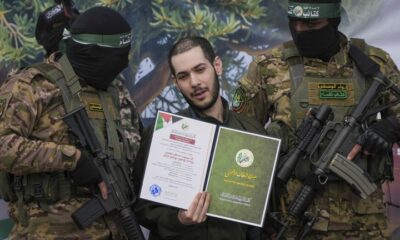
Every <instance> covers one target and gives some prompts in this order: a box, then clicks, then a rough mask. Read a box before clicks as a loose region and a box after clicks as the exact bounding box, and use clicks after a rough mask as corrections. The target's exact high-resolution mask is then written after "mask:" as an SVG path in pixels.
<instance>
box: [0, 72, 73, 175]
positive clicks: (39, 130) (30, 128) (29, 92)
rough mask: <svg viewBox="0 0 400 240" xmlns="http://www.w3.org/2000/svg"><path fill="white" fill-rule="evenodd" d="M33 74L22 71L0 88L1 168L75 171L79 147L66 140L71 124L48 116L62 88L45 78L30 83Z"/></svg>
mask: <svg viewBox="0 0 400 240" xmlns="http://www.w3.org/2000/svg"><path fill="white" fill-rule="evenodd" d="M34 76H35V74H34V72H32V71H31V70H23V71H21V72H20V73H19V74H16V75H13V76H11V77H10V78H9V79H8V80H7V81H6V82H5V83H4V84H3V85H2V86H1V88H0V96H1V99H0V142H1V143H2V144H1V145H0V170H5V171H8V172H11V173H13V174H17V175H20V174H29V173H35V172H51V171H61V170H72V169H74V168H75V166H76V161H75V153H76V148H75V147H74V146H72V145H69V144H67V142H66V141H65V136H66V135H67V133H66V131H67V128H68V127H67V126H66V125H65V124H64V123H63V122H62V119H61V118H59V120H58V121H56V120H55V118H51V119H50V117H48V113H49V112H51V110H52V109H50V106H51V107H54V105H53V104H52V103H53V102H54V97H55V96H57V95H59V90H58V89H57V88H56V87H55V86H54V85H53V84H51V83H50V82H48V81H47V80H45V79H42V80H35V83H33V82H31V81H32V79H33V78H34ZM46 114H47V115H46ZM43 115H45V116H47V118H46V119H45V118H43V117H42V116H43ZM44 126H48V127H47V128H45V127H44ZM59 130H60V131H59ZM50 132H54V134H53V136H52V138H51V139H50V138H48V137H46V136H49V134H50ZM56 139H58V141H57V140H56ZM62 143H63V144H62Z"/></svg>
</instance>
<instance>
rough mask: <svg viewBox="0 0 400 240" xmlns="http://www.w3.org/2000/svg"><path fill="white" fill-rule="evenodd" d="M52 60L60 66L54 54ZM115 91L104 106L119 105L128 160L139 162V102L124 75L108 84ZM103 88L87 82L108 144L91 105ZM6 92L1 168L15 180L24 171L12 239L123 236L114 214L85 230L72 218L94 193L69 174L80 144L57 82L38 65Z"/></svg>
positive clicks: (14, 204) (14, 202)
mask: <svg viewBox="0 0 400 240" xmlns="http://www.w3.org/2000/svg"><path fill="white" fill-rule="evenodd" d="M49 63H50V64H51V65H53V66H56V67H57V68H60V66H59V64H58V63H57V62H55V61H54V59H52V58H51V59H50V60H49ZM111 91H114V92H116V93H117V94H116V95H115V96H113V99H108V100H110V101H108V103H109V104H110V105H108V104H107V105H108V106H104V107H108V108H109V109H111V110H113V109H114V110H113V111H112V112H113V114H115V119H116V123H117V126H118V128H119V129H120V130H121V131H120V132H121V134H122V135H123V139H122V138H121V139H119V140H120V141H119V143H117V144H120V145H122V144H124V147H123V148H124V153H126V155H127V156H126V159H127V160H128V161H131V162H130V163H127V164H133V159H134V158H135V157H136V152H137V150H138V148H139V143H140V135H139V116H138V114H137V112H136V106H135V104H134V102H133V101H132V99H131V98H130V96H129V93H128V91H127V89H126V88H125V87H124V86H123V83H122V82H121V81H120V80H115V81H114V82H113V85H112V86H110V87H109V89H108V92H111ZM97 92H98V91H97V90H95V89H94V88H92V87H83V88H82V98H83V100H84V102H85V103H87V106H86V107H87V108H86V110H87V113H88V115H89V119H90V121H91V122H92V123H93V122H95V124H93V125H96V126H97V128H96V127H95V126H94V128H95V130H96V129H100V131H97V132H96V134H98V137H99V140H100V142H101V144H102V146H103V147H104V146H110V142H111V141H108V142H107V134H106V127H105V117H104V114H103V112H102V110H100V111H99V110H98V109H97V110H96V111H93V110H91V109H90V108H88V105H90V103H97V102H99V100H98V99H99V97H98V94H97ZM0 96H1V99H0V103H1V104H0V141H1V142H2V144H1V146H0V170H1V171H5V172H8V173H10V174H12V175H11V176H14V179H15V176H22V178H21V179H22V182H21V183H22V186H21V188H20V190H16V189H17V188H16V186H15V185H16V183H15V181H12V177H11V182H13V183H10V185H11V186H10V187H12V188H14V190H16V191H15V194H16V195H17V198H16V199H11V201H10V202H9V213H10V217H11V218H12V219H13V220H14V222H15V225H14V228H13V229H12V232H11V234H10V236H9V237H10V239H110V236H111V234H112V236H113V239H118V238H122V237H121V236H119V233H118V229H117V227H116V225H115V223H114V222H113V221H111V219H110V216H106V217H105V218H104V219H102V220H99V221H97V222H95V223H93V224H92V225H91V226H89V227H88V228H86V229H85V230H79V229H78V228H77V226H76V225H75V224H74V222H73V221H72V218H71V217H70V215H71V213H72V212H74V211H75V210H76V209H78V208H79V207H80V206H81V205H82V204H83V203H85V202H86V201H87V200H88V199H89V197H90V194H89V192H88V189H86V188H83V187H76V186H74V185H73V184H72V182H71V179H70V177H69V175H68V171H70V170H73V169H74V168H75V166H76V161H75V152H76V148H77V147H78V146H79V145H78V144H77V139H76V138H75V137H74V136H73V135H72V133H71V132H70V130H69V127H68V126H67V125H66V123H65V122H64V121H63V119H62V117H63V116H64V114H65V108H64V104H63V101H62V96H61V92H60V89H59V88H58V87H57V85H56V84H55V83H53V82H52V81H49V80H48V79H45V78H44V77H43V75H41V73H40V72H39V71H38V70H37V69H35V68H27V69H24V70H22V71H20V72H18V73H16V74H14V75H12V76H10V77H9V78H8V79H7V80H6V82H5V83H4V84H3V85H2V86H1V88H0ZM109 96H110V95H109ZM114 104H116V105H114ZM107 144H108V145H107ZM107 151H108V149H107ZM44 178H46V180H43V179H44ZM31 180H32V181H33V182H34V183H32V182H30V181H31ZM35 183H37V184H38V185H35ZM38 190H40V194H38V192H37V191H38ZM43 195H44V196H43ZM21 196H22V197H21Z"/></svg>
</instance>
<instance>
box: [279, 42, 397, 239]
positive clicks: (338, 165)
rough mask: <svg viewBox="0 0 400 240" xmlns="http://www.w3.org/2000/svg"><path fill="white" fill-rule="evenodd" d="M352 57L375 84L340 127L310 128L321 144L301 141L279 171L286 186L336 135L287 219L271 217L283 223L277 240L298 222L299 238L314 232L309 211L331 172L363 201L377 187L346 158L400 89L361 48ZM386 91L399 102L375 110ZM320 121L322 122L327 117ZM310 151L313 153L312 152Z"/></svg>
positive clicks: (331, 124) (334, 125)
mask: <svg viewBox="0 0 400 240" xmlns="http://www.w3.org/2000/svg"><path fill="white" fill-rule="evenodd" d="M349 55H350V57H351V58H352V59H353V61H354V62H355V64H356V66H357V67H358V69H359V71H360V72H361V74H363V76H365V77H366V78H370V79H372V80H373V81H372V83H371V85H370V87H369V88H368V90H367V92H366V93H365V94H364V95H363V97H362V99H361V100H360V103H359V104H358V105H357V106H356V107H355V108H354V110H353V111H352V113H351V114H350V115H348V116H346V117H345V118H344V119H343V122H342V123H341V124H334V123H331V122H328V123H327V124H326V126H325V127H323V128H322V129H321V128H319V127H314V128H311V130H312V131H314V133H312V134H313V135H314V136H315V137H316V138H318V141H312V139H311V140H310V139H308V140H307V139H305V140H303V141H302V142H300V144H299V146H300V147H299V146H298V147H297V148H296V150H295V152H294V154H295V156H294V157H293V159H291V161H287V162H286V163H284V165H283V166H282V167H281V168H280V170H279V172H278V174H277V181H278V182H281V183H282V182H283V183H287V180H288V179H289V176H290V174H291V172H292V171H293V169H294V167H295V165H296V163H297V162H298V161H299V160H300V159H301V158H303V157H309V156H310V155H312V153H313V152H314V151H315V150H316V148H317V147H318V146H319V144H320V143H321V141H322V139H326V136H327V134H328V132H330V133H332V131H333V132H334V135H333V138H332V139H331V140H330V141H329V143H328V144H327V146H326V148H325V149H324V151H323V153H322V154H321V155H320V157H319V159H318V160H317V161H316V162H313V170H312V171H311V172H309V174H308V175H307V177H306V179H305V181H304V184H303V186H302V188H301V189H300V191H298V192H297V194H296V196H295V198H294V199H293V201H292V202H291V203H290V205H289V208H288V212H287V216H285V217H284V219H283V221H280V220H279V219H277V218H276V217H275V216H272V217H273V218H275V219H276V220H278V221H279V222H280V223H281V224H282V228H281V230H280V232H279V233H278V235H277V239H281V237H282V236H283V235H284V233H285V232H286V230H287V229H288V228H289V227H291V226H292V225H293V224H294V223H296V221H297V220H302V221H304V226H303V228H302V229H301V230H300V231H299V232H298V234H297V236H296V239H300V240H301V239H304V238H305V237H306V236H307V234H308V233H309V232H310V231H311V229H312V225H313V224H314V223H315V222H316V221H317V218H316V216H313V215H312V214H311V213H310V212H307V210H308V208H309V207H310V205H311V203H312V202H313V200H314V198H315V196H316V195H317V193H318V192H320V191H322V190H323V188H324V185H325V184H326V183H327V182H328V180H329V177H330V173H331V172H333V173H335V174H336V175H337V176H338V177H340V178H342V179H344V180H345V181H347V182H348V183H349V184H350V185H351V186H352V187H353V189H354V190H355V192H356V193H358V195H359V196H360V197H362V198H364V199H365V198H367V197H368V196H369V195H370V194H371V193H373V192H374V191H375V190H376V188H377V186H376V185H375V184H374V183H373V181H372V180H371V179H370V178H369V176H368V174H367V173H366V172H364V171H363V170H362V169H361V168H360V167H359V166H358V165H357V164H356V163H354V161H349V160H347V159H346V156H347V155H348V153H349V152H350V150H351V149H352V147H353V146H354V145H355V140H356V139H355V137H354V134H352V133H353V131H355V130H356V129H357V128H358V126H359V125H360V124H361V123H362V122H364V121H365V120H366V119H367V118H368V117H369V116H372V115H373V114H376V113H378V112H380V111H382V110H385V109H387V108H388V107H391V106H394V105H396V104H398V103H400V89H399V88H398V87H397V86H395V85H394V84H393V83H392V82H391V81H390V80H389V79H387V78H386V77H385V76H384V75H383V74H382V73H381V72H380V69H379V65H378V64H377V63H375V62H374V61H372V60H371V59H370V58H369V57H368V56H367V55H366V54H364V53H363V52H362V51H361V50H360V49H358V48H356V47H355V46H353V45H351V46H350V49H349ZM384 89H389V90H390V91H391V92H392V93H393V94H394V95H395V96H396V97H397V100H396V101H393V102H391V103H389V104H386V105H385V106H381V107H376V108H373V107H372V106H373V104H374V103H375V102H376V100H377V97H378V96H379V93H380V92H381V91H382V90H384ZM324 108H326V107H324V106H321V109H320V111H322V113H321V116H324V114H325V113H324V110H323V109H324ZM321 119H322V120H323V119H324V118H321ZM319 129H321V132H320V133H318V130H319ZM313 144H314V145H313ZM303 145H306V146H303ZM310 149H312V150H311V151H309V150H310ZM289 159H290V157H289Z"/></svg>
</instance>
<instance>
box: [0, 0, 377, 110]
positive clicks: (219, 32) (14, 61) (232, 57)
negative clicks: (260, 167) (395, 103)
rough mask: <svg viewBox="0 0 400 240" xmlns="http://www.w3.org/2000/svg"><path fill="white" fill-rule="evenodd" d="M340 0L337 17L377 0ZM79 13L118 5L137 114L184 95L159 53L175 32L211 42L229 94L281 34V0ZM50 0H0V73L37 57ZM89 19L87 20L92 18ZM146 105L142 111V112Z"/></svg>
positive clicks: (176, 2) (142, 5) (108, 0)
mask: <svg viewBox="0 0 400 240" xmlns="http://www.w3.org/2000/svg"><path fill="white" fill-rule="evenodd" d="M368 2H369V3H370V4H361V3H365V0H344V1H343V6H344V7H345V10H347V11H346V12H347V14H346V19H345V22H348V21H361V22H362V21H363V20H365V17H364V15H365V14H364V15H363V14H362V13H363V12H364V13H365V12H366V11H367V12H368V13H369V14H370V15H369V17H371V16H373V14H374V13H375V12H376V10H377V9H378V8H379V5H380V4H381V2H382V0H368ZM75 3H76V6H77V8H78V9H79V10H80V11H81V12H82V11H84V10H86V9H88V8H90V7H92V6H96V5H100V6H108V7H111V8H114V9H116V10H118V11H119V12H121V13H122V14H123V15H124V16H125V17H126V19H127V20H128V21H129V22H130V24H131V26H132V27H133V33H134V34H133V35H134V43H133V45H132V52H131V56H130V59H131V60H130V66H129V68H128V69H127V70H126V71H125V72H124V75H125V76H126V78H127V79H128V87H129V89H130V91H131V93H132V95H133V97H134V98H135V100H136V101H137V103H138V106H139V110H140V111H143V112H144V114H143V116H145V117H152V116H153V115H154V114H155V112H156V110H157V109H163V110H166V111H171V112H176V111H178V110H179V109H181V108H182V107H184V105H185V102H184V101H183V99H182V97H181V96H180V95H179V93H177V91H176V89H175V88H174V87H173V85H172V84H171V79H170V74H169V70H168V64H167V59H166V55H167V52H168V49H169V48H170V47H171V45H172V44H173V43H174V42H175V41H176V40H177V39H178V38H180V37H182V36H187V35H201V36H204V37H206V38H208V39H209V40H210V41H211V42H212V44H213V45H214V47H215V49H216V51H217V54H218V55H219V56H221V57H222V59H223V62H224V69H225V74H224V75H223V76H222V79H221V86H222V89H223V94H224V96H225V97H226V98H228V100H230V93H231V91H232V89H233V87H234V86H235V85H236V83H237V80H238V79H239V78H240V77H241V76H242V75H243V73H244V71H245V70H246V68H247V64H248V62H249V59H250V56H252V55H256V54H259V53H261V52H262V51H264V50H265V49H267V48H269V47H271V46H274V45H277V44H278V43H280V42H282V41H284V40H286V39H288V38H289V35H288V31H287V27H286V26H287V17H286V11H285V10H286V1H282V0H203V1H200V0H197V1H195V0H168V1H166V0H149V1H142V0H76V1H75ZM52 5H54V1H52V0H44V1H42V0H3V1H1V2H0V56H1V59H0V69H1V70H0V77H4V75H5V73H6V72H8V71H9V70H10V68H11V67H14V68H17V67H23V66H26V65H28V64H29V63H32V62H35V61H41V59H43V50H42V49H41V47H40V46H39V45H38V44H37V43H36V40H35V38H34V32H35V25H36V20H37V16H38V15H39V13H40V12H42V11H43V10H44V9H46V8H48V7H50V6H52ZM94 21H95V19H94ZM145 109H146V111H144V110H145Z"/></svg>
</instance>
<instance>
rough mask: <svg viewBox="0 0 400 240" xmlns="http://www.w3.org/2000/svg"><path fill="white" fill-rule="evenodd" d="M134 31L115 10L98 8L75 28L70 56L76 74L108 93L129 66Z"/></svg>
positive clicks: (93, 9)
mask: <svg viewBox="0 0 400 240" xmlns="http://www.w3.org/2000/svg"><path fill="white" fill-rule="evenodd" d="M130 48H131V28H130V26H129V24H128V22H127V21H126V20H125V19H124V18H123V17H122V16H121V15H120V14H119V13H118V12H117V11H115V10H112V9H110V8H106V7H94V8H91V9H89V10H87V11H86V12H84V13H82V14H81V15H80V16H79V17H77V18H76V20H75V21H74V23H73V24H72V26H71V39H70V40H69V41H68V43H67V49H66V53H67V57H68V59H69V61H70V63H71V65H72V68H73V69H74V71H75V73H76V74H77V75H78V76H79V78H81V79H82V80H83V81H84V82H85V83H87V84H89V85H90V86H92V87H94V88H96V89H100V90H106V89H107V88H108V86H109V85H110V83H111V82H112V81H113V80H114V79H115V78H116V77H117V76H118V74H119V73H120V72H121V71H122V70H123V69H124V68H125V67H127V65H128V54H129V50H130Z"/></svg>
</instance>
